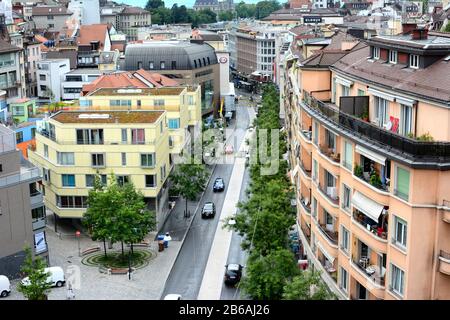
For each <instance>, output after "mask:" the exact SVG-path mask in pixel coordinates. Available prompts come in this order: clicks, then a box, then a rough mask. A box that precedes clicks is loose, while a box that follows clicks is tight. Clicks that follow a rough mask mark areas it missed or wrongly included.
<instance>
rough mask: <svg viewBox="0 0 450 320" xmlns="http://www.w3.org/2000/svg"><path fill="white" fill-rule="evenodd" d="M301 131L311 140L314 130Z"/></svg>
mask: <svg viewBox="0 0 450 320" xmlns="http://www.w3.org/2000/svg"><path fill="white" fill-rule="evenodd" d="M300 132H301V134H302V135H303V136H304V137H305V139H306V140H308V141H311V139H312V131H308V130H300Z"/></svg>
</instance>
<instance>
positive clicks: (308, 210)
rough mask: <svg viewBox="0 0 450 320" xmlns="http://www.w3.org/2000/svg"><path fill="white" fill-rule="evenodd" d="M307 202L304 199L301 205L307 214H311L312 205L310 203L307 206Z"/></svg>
mask: <svg viewBox="0 0 450 320" xmlns="http://www.w3.org/2000/svg"><path fill="white" fill-rule="evenodd" d="M305 202H306V201H305V198H303V197H302V198H301V200H300V203H301V204H302V207H303V209H305V210H306V212H308V213H309V214H311V204H310V203H308V204H306V203H305Z"/></svg>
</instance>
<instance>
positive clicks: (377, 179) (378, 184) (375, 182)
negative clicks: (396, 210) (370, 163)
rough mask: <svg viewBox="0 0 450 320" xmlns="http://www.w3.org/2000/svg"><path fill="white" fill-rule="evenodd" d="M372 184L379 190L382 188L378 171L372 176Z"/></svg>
mask: <svg viewBox="0 0 450 320" xmlns="http://www.w3.org/2000/svg"><path fill="white" fill-rule="evenodd" d="M370 184H371V185H372V186H374V187H375V188H378V189H380V188H381V186H382V183H381V179H380V176H379V175H378V173H377V172H376V171H374V172H372V175H371V176H370Z"/></svg>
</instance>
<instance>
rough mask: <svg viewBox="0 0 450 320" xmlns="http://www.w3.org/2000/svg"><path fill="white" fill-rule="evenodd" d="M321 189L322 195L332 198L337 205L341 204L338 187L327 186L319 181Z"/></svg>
mask: <svg viewBox="0 0 450 320" xmlns="http://www.w3.org/2000/svg"><path fill="white" fill-rule="evenodd" d="M319 191H321V193H322V195H324V196H325V197H326V198H327V199H328V200H330V201H331V202H332V203H333V204H334V205H335V206H339V196H338V191H337V189H336V187H327V188H326V189H325V187H324V186H323V185H321V184H320V183H319Z"/></svg>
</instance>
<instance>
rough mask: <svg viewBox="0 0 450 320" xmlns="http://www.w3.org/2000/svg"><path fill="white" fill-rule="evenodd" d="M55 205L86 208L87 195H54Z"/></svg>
mask: <svg viewBox="0 0 450 320" xmlns="http://www.w3.org/2000/svg"><path fill="white" fill-rule="evenodd" d="M56 205H57V206H58V207H59V208H87V205H88V204H87V197H83V196H59V195H56Z"/></svg>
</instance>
